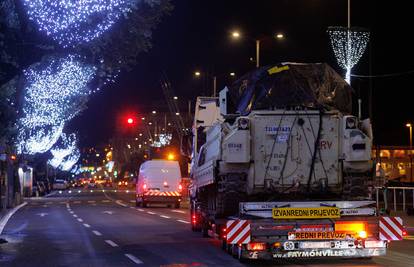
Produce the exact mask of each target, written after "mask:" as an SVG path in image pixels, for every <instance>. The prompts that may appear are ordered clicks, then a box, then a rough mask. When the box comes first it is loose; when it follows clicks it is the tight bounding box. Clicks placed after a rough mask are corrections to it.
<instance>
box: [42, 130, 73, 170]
mask: <svg viewBox="0 0 414 267" xmlns="http://www.w3.org/2000/svg"><path fill="white" fill-rule="evenodd" d="M59 141H60V142H58V143H56V144H55V146H54V148H52V149H51V150H50V152H51V153H52V155H53V158H52V159H50V160H49V161H48V164H49V165H50V166H52V167H53V168H58V167H59V166H60V165H61V163H62V162H63V160H64V159H65V158H66V157H68V156H70V155H71V154H73V153H74V152H75V151H76V150H77V149H78V148H77V143H78V139H77V137H76V134H70V135H66V134H65V133H62V134H61V136H60V139H59Z"/></svg>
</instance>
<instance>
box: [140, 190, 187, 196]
mask: <svg viewBox="0 0 414 267" xmlns="http://www.w3.org/2000/svg"><path fill="white" fill-rule="evenodd" d="M144 195H145V196H163V197H179V196H181V194H180V193H179V192H177V191H166V192H160V191H148V192H146V193H145V194H144Z"/></svg>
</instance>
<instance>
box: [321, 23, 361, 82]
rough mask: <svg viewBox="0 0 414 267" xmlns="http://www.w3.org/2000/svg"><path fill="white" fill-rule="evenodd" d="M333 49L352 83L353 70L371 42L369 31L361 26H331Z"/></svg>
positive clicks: (346, 78)
mask: <svg viewBox="0 0 414 267" xmlns="http://www.w3.org/2000/svg"><path fill="white" fill-rule="evenodd" d="M328 33H329V36H330V39H331V45H332V49H333V51H334V54H335V57H336V60H337V61H338V64H339V66H340V67H341V68H342V69H344V70H345V71H346V74H345V80H346V81H347V82H348V83H349V84H350V83H351V70H352V68H353V67H354V66H355V65H356V64H357V63H358V62H359V60H360V59H361V57H362V55H363V54H364V52H365V49H366V48H367V44H368V42H369V31H367V30H364V29H361V28H345V27H329V28H328Z"/></svg>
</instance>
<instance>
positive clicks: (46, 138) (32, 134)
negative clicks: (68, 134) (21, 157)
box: [17, 123, 64, 155]
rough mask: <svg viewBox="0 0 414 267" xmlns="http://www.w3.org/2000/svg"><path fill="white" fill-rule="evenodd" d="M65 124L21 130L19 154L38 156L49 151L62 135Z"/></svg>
mask: <svg viewBox="0 0 414 267" xmlns="http://www.w3.org/2000/svg"><path fill="white" fill-rule="evenodd" d="M63 127H64V123H61V124H60V125H57V126H53V125H44V126H42V127H36V128H32V129H19V134H18V136H17V140H18V144H17V153H18V154H22V153H27V154H32V155H33V154H37V153H45V152H47V151H49V150H50V149H51V148H52V146H53V145H54V144H55V143H56V142H57V141H58V139H59V137H60V135H61V134H62V131H63Z"/></svg>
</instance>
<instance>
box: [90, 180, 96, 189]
mask: <svg viewBox="0 0 414 267" xmlns="http://www.w3.org/2000/svg"><path fill="white" fill-rule="evenodd" d="M96 187H98V184H97V183H96V181H95V180H94V179H91V180H89V183H88V188H96Z"/></svg>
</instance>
